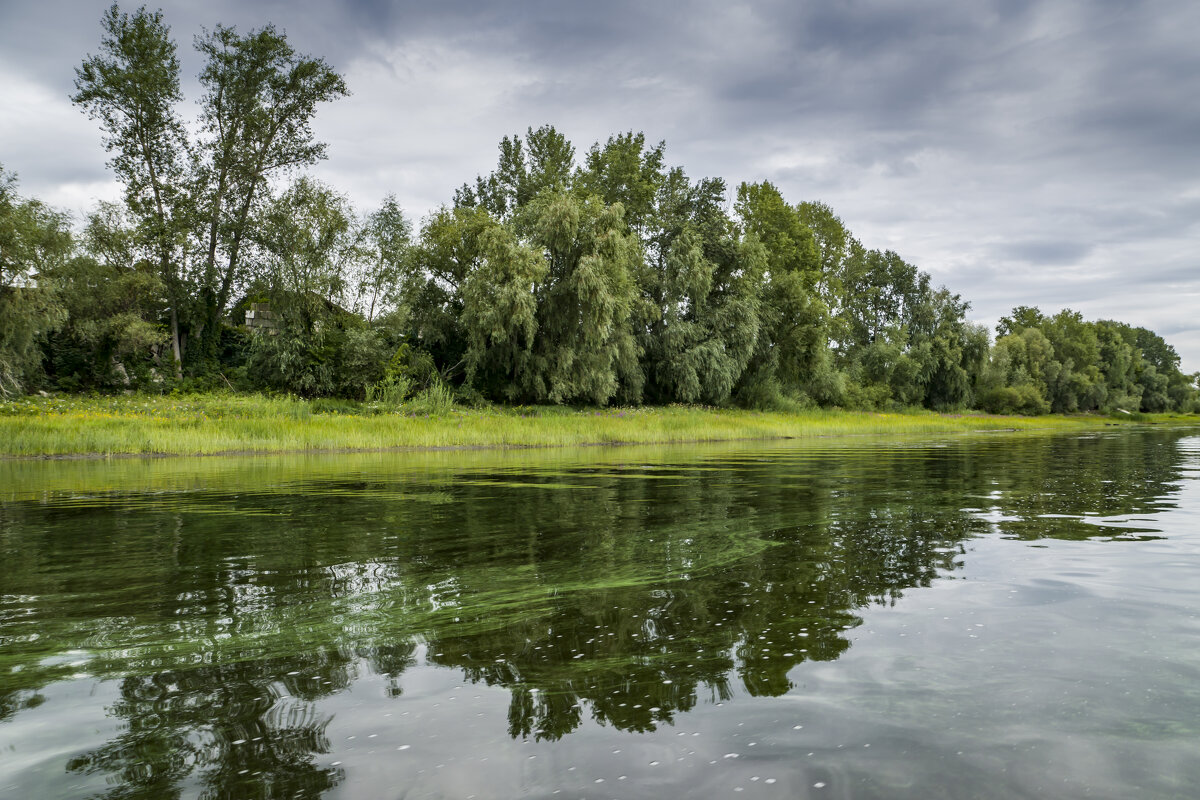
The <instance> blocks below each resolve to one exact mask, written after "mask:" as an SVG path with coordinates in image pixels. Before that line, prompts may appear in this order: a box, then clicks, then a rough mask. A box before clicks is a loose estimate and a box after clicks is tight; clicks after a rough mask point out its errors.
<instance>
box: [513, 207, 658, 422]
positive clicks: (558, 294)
mask: <svg viewBox="0 0 1200 800" xmlns="http://www.w3.org/2000/svg"><path fill="white" fill-rule="evenodd" d="M624 213H625V212H624V208H623V207H622V206H621V205H620V204H619V203H618V204H616V205H612V206H605V205H604V203H603V202H602V201H601V200H600V198H598V197H594V196H593V197H589V198H587V199H585V200H580V199H578V198H577V197H575V196H573V195H571V194H568V193H566V192H544V193H542V194H541V195H539V197H538V199H537V200H536V201H535V202H534V203H532V204H531V205H530V207H529V218H528V219H529V224H530V225H531V227H532V229H533V232H534V233H533V243H534V244H536V245H537V246H538V247H539V248H540V250H541V251H542V253H543V254H544V258H545V261H546V265H547V276H546V279H545V281H543V282H542V283H541V284H540V285H539V286H538V287H537V297H538V331H539V335H538V337H537V341H536V342H535V344H534V353H533V358H532V362H531V369H530V370H529V371H528V372H527V373H526V378H525V380H524V383H523V385H522V387H521V388H522V394H524V395H525V396H527V397H529V398H530V399H533V400H538V401H542V402H544V401H547V400H548V401H550V402H552V403H568V402H579V401H587V402H593V403H598V404H600V405H603V404H605V403H607V402H609V401H610V400H611V399H613V398H614V397H616V398H618V399H620V400H622V401H625V402H639V401H640V400H641V396H642V387H643V383H644V378H643V375H642V371H641V368H640V366H639V364H638V358H639V355H640V353H639V349H638V346H637V342H636V340H635V339H634V336H633V331H632V330H631V327H630V318H631V316H632V313H633V307H634V304H635V302H636V299H637V285H636V283H635V280H634V276H635V274H636V271H637V270H638V268H639V267H640V265H641V258H642V253H641V247H640V245H639V243H638V241H637V240H636V239H634V238H633V237H632V236H631V235H630V234H629V233H627V226H626V225H625V220H624Z"/></svg>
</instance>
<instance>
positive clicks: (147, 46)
mask: <svg viewBox="0 0 1200 800" xmlns="http://www.w3.org/2000/svg"><path fill="white" fill-rule="evenodd" d="M100 24H101V27H102V29H103V31H104V35H103V37H102V38H101V40H100V54H99V55H94V56H88V57H87V58H86V59H85V60H84V62H83V64H82V65H80V66H79V67H78V68H76V70H75V89H76V91H75V94H74V95H72V97H71V100H72V101H73V102H74V103H75V104H77V105H79V106H81V107H83V108H84V109H85V110H87V112H88V114H89V116H91V117H92V118H93V119H96V120H99V122H100V124H101V127H102V128H103V129H104V134H105V139H104V146H105V149H107V150H108V152H109V153H112V154H113V155H112V158H111V159H110V161H109V166H110V167H111V168H112V170H113V171H114V172H115V173H116V175H117V179H118V180H120V181H121V183H123V184H124V186H125V203H126V205H127V206H128V208H129V210H130V212H131V213H132V214H133V216H134V219H135V221H136V224H137V232H138V236H139V238H140V239H141V240H142V241H143V242H144V243H145V244H146V246H147V247H148V248H149V250H150V251H151V252H152V253H153V254H154V258H155V261H156V262H157V268H158V273H159V278H160V280H161V281H162V282H163V284H164V285H165V286H166V289H167V295H168V308H169V314H170V328H171V351H172V355H173V358H174V362H175V373H176V376H177V377H180V376H182V372H181V370H182V341H181V334H180V317H181V313H182V312H181V307H182V306H183V304H184V303H185V297H186V294H187V292H186V288H185V286H184V283H183V280H182V274H181V273H182V261H183V258H184V245H185V241H186V231H187V226H188V224H189V217H188V215H189V212H190V197H189V196H188V193H187V191H186V190H185V182H186V181H185V175H186V171H187V169H188V146H187V142H186V137H185V134H184V128H183V125H182V123H181V122H180V120H179V117H178V115H177V114H176V112H175V104H176V103H177V102H179V100H181V99H182V94H181V93H180V90H179V57H178V55H177V54H176V48H175V42H174V41H172V39H171V32H170V28H168V27H167V26H166V24H165V23H164V22H163V16H162V12H161V11H156V12H153V13H151V12H148V11H147V10H146V9H145V8H144V7H143V8H140V9H138V10H137V11H136V12H134V13H133V14H132V15H130V14H126V13H122V12H121V10H120V9H119V7H118V6H117V5H116V4H115V3H114V4H113V5H112V7H110V8H109V9H108V11H106V12H105V14H104V16H103V17H102V18H101V21H100Z"/></svg>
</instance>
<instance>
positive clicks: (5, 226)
mask: <svg viewBox="0 0 1200 800" xmlns="http://www.w3.org/2000/svg"><path fill="white" fill-rule="evenodd" d="M16 187H17V181H16V177H15V176H13V175H12V174H11V173H8V172H5V170H4V168H3V166H0V396H2V397H8V396H10V395H14V394H20V393H21V392H23V391H24V390H25V388H26V387H27V386H28V384H29V381H30V379H32V378H36V377H37V376H38V373H39V372H40V370H41V362H42V352H41V349H40V346H39V345H40V343H41V341H42V339H43V338H44V337H45V335H46V334H47V333H49V332H50V331H52V330H54V329H55V328H57V327H58V326H59V325H60V324H61V323H62V321H63V318H64V316H65V315H64V311H63V308H62V305H61V303H60V301H59V298H58V293H57V291H56V287H55V285H54V283H53V281H52V280H51V279H50V276H51V274H52V273H53V271H54V270H55V269H56V268H57V267H59V266H60V265H61V264H62V263H63V262H64V261H65V260H66V259H67V258H68V257H69V256H70V254H71V249H72V242H71V234H70V229H69V228H68V226H67V219H66V217H65V216H64V215H62V214H60V213H58V212H55V211H53V210H51V209H49V208H47V207H46V206H45V205H43V204H42V203H40V202H38V201H37V200H26V199H23V198H21V197H20V196H19V195H18V194H17V190H16Z"/></svg>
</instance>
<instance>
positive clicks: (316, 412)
mask: <svg viewBox="0 0 1200 800" xmlns="http://www.w3.org/2000/svg"><path fill="white" fill-rule="evenodd" d="M1191 419H1192V420H1195V419H1196V418H1194V417H1193V418H1191ZM1112 422H1113V421H1112V420H1108V419H1106V418H1102V417H1094V416H1093V417H1061V416H1052V417H1007V416H991V415H984V414H973V413H972V414H934V413H930V412H911V413H877V412H865V411H838V410H814V411H806V412H802V413H799V414H788V413H779V412H757V411H745V410H725V409H712V408H702V407H684V406H670V407H646V408H610V409H570V408H562V407H546V406H536V407H522V406H518V407H503V408H499V407H498V408H489V409H466V408H457V407H456V408H455V409H454V410H452V411H450V412H448V413H440V414H423V413H422V414H416V413H405V409H403V408H402V409H400V411H399V412H394V411H386V410H384V409H382V408H380V407H377V406H372V405H368V404H358V403H346V402H330V401H322V400H316V401H311V402H309V401H305V400H297V399H294V398H286V397H284V398H275V397H264V396H261V395H233V394H228V395H224V394H204V395H186V396H167V397H159V396H137V395H130V396H119V397H49V398H39V397H32V398H23V399H20V400H12V401H5V402H0V455H2V456H9V457H12V456H18V457H19V456H27V457H31V456H68V455H101V456H109V455H153V454H163V455H168V454H169V455H207V454H217V453H278V452H303V451H320V450H385V449H392V448H419V449H431V448H450V447H456V448H463V447H564V446H570V445H586V444H618V443H621V444H629V443H646V444H648V443H671V442H703V441H728V440H735V439H772V438H798V437H815V436H850V435H863V434H933V433H951V432H962V431H987V430H1012V429H1019V430H1031V429H1038V430H1047V429H1056V430H1069V429H1079V428H1084V427H1096V426H1099V425H1102V424H1105V423H1108V424H1112Z"/></svg>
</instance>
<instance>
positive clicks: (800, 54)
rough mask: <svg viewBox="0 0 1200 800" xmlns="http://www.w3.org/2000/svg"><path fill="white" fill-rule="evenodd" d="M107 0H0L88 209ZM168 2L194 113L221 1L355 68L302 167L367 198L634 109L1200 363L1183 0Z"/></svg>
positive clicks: (12, 66)
mask: <svg viewBox="0 0 1200 800" xmlns="http://www.w3.org/2000/svg"><path fill="white" fill-rule="evenodd" d="M107 5H108V3H105V2H92V1H91V0H75V1H74V2H55V0H43V1H42V2H34V1H33V0H0V163H3V165H4V166H5V168H6V169H8V170H11V171H14V172H16V173H17V174H18V176H19V178H20V181H21V183H20V191H21V193H22V194H25V195H27V196H36V197H39V198H41V199H43V200H45V201H47V202H49V203H51V204H53V205H56V206H58V207H60V208H63V209H66V210H70V211H72V212H75V213H76V214H79V213H82V211H84V210H85V209H87V208H89V207H90V206H91V205H92V204H93V203H94V202H95V201H96V200H97V199H116V198H117V197H118V196H119V190H118V188H117V187H116V185H115V184H114V183H113V182H112V180H111V177H110V175H109V173H108V172H107V170H106V168H105V159H106V154H105V153H104V151H103V149H102V147H101V144H100V134H99V131H98V128H97V127H96V125H95V123H93V122H91V121H90V120H88V119H87V118H86V117H85V116H84V115H83V114H82V113H81V112H80V111H79V110H78V109H76V108H74V107H73V106H72V105H71V103H70V101H69V100H68V95H69V94H70V92H71V91H72V83H73V80H74V67H75V66H76V65H77V64H79V63H80V61H82V59H83V58H84V57H85V55H86V54H88V53H89V52H96V50H97V49H98V45H99V40H100V24H99V20H100V16H101V13H102V12H103V10H104V9H105V8H106V7H107ZM149 5H150V7H151V8H154V7H156V6H157V4H155V3H150V4H149ZM162 7H163V9H164V12H165V16H166V21H167V23H168V24H169V25H170V26H171V28H172V33H173V34H174V36H175V38H176V41H177V42H178V43H179V47H180V53H181V57H182V60H183V69H184V75H185V79H186V80H185V85H184V89H185V93H186V94H187V101H186V103H185V105H184V109H183V110H184V112H185V114H187V115H189V116H191V115H194V111H195V105H194V100H195V98H196V97H197V96H198V92H197V90H196V83H195V80H194V76H195V74H196V73H197V71H198V70H199V66H200V64H199V59H198V58H197V56H196V54H195V53H194V51H193V50H192V40H193V37H194V35H195V34H197V33H199V32H200V31H201V29H202V28H204V27H211V26H212V25H214V24H216V23H222V24H226V25H236V26H238V27H239V28H240V29H242V30H247V29H250V28H254V27H258V26H261V25H263V24H265V23H268V22H270V23H274V24H275V26H276V27H278V28H281V29H283V30H284V31H286V33H287V35H288V38H289V41H290V42H292V43H293V45H294V46H296V47H297V49H298V50H300V51H301V52H306V53H309V54H312V55H320V56H323V57H324V58H326V59H327V60H328V61H329V62H330V63H331V64H332V65H333V66H334V67H335V68H336V69H338V70H339V71H340V72H341V73H342V74H343V75H344V76H345V77H346V79H347V82H348V84H349V86H350V89H351V91H352V92H353V95H352V96H351V97H350V98H348V99H344V100H340V101H338V102H336V103H334V104H331V105H327V106H325V107H323V108H321V109H320V111H319V112H318V116H317V120H316V124H315V126H314V127H315V129H316V131H317V134H318V136H319V137H321V138H322V139H323V140H324V141H326V142H327V143H328V144H329V159H328V160H327V161H325V162H323V163H322V164H321V165H320V166H319V167H317V168H316V169H315V170H314V171H315V173H316V174H317V175H318V177H320V178H322V179H323V180H326V181H328V182H329V183H331V184H333V185H334V186H335V187H336V188H338V189H339V190H341V191H343V192H345V193H346V194H348V195H349V196H350V197H351V198H352V199H353V201H354V202H355V203H356V205H357V206H358V207H359V208H360V209H362V210H370V209H371V208H372V207H373V206H375V205H376V204H378V203H379V201H380V200H381V199H382V198H383V196H384V195H385V194H388V193H394V194H395V195H396V196H397V197H398V199H399V201H400V202H401V204H402V205H403V206H404V208H405V210H406V212H407V213H408V215H409V216H410V217H411V218H413V219H414V220H419V219H420V218H421V217H423V216H424V215H425V214H427V213H428V212H429V211H430V210H432V209H434V208H435V207H437V206H438V205H440V204H441V203H445V202H448V201H449V200H450V199H451V197H452V193H453V190H454V188H455V187H456V186H458V185H460V184H461V183H463V182H464V181H467V180H471V179H473V177H474V176H475V175H476V174H478V173H481V172H487V171H489V170H490V169H491V168H492V167H493V166H494V164H495V160H496V145H497V142H498V141H499V140H500V138H501V137H502V136H503V135H505V134H511V133H517V132H524V130H525V129H526V128H527V127H530V126H533V127H537V126H540V125H542V124H545V123H550V124H553V125H554V126H556V127H557V128H558V129H559V130H560V131H562V132H564V133H565V134H566V135H567V136H568V137H569V138H570V139H571V140H572V141H573V142H574V143H575V145H576V148H577V152H579V153H582V152H584V151H585V150H586V149H587V147H588V146H590V145H591V143H592V142H594V141H596V140H602V139H605V138H607V137H608V136H609V135H610V134H613V133H617V132H622V131H628V130H634V131H644V132H645V133H646V136H647V138H648V139H649V140H651V141H657V140H660V139H665V140H666V142H667V158H668V162H669V163H671V164H678V165H680V166H682V167H684V169H685V170H686V171H687V172H688V174H689V175H691V176H692V177H693V178H698V177H702V176H708V175H711V176H720V177H723V178H725V179H726V181H727V182H728V183H729V185H730V186H731V187H732V186H736V185H737V184H738V183H739V182H741V181H744V180H745V181H757V180H763V179H767V180H770V181H773V182H774V183H775V184H776V185H778V186H779V188H780V189H781V190H782V191H783V194H784V196H785V197H786V198H787V199H788V200H789V201H791V202H800V201H803V200H822V201H824V202H826V203H828V204H829V205H831V206H832V207H833V209H834V210H835V211H836V212H837V213H838V215H839V216H841V218H842V219H843V220H844V221H845V222H846V224H847V226H848V227H849V228H850V230H851V231H853V232H854V234H855V235H856V236H857V237H858V238H859V239H860V240H861V241H862V242H863V243H864V244H865V245H866V246H868V247H877V248H881V249H883V248H891V249H893V250H896V251H897V252H898V253H900V255H901V256H903V257H904V258H905V259H906V260H908V261H910V262H913V263H915V264H917V265H918V266H920V267H921V268H922V269H925V270H926V271H928V272H930V273H931V274H932V275H933V277H934V280H935V282H937V283H944V284H946V285H947V286H948V287H949V288H950V289H951V290H953V291H955V292H958V293H960V294H962V295H963V296H964V297H965V298H967V299H969V300H970V301H971V302H972V312H971V316H972V318H973V319H975V320H976V321H979V322H983V323H985V324H987V325H988V326H989V327H992V328H994V325H995V323H996V321H997V319H998V318H999V317H1000V316H1001V315H1002V314H1005V313H1007V311H1008V310H1009V309H1011V308H1012V307H1013V306H1015V305H1037V306H1040V307H1041V308H1042V309H1043V310H1044V311H1047V312H1054V311H1057V310H1059V309H1060V308H1063V307H1071V308H1074V309H1076V310H1079V311H1081V312H1083V314H1084V315H1085V316H1086V317H1088V318H1089V319H1095V318H1115V319H1120V320H1123V321H1126V322H1130V323H1133V324H1137V325H1145V326H1147V327H1150V328H1152V329H1154V330H1156V331H1158V332H1159V333H1160V334H1162V335H1163V336H1165V337H1166V338H1167V340H1168V341H1169V342H1171V343H1172V344H1174V345H1175V347H1176V349H1177V350H1178V351H1179V352H1180V355H1181V356H1183V366H1184V369H1185V370H1200V313H1198V312H1200V302H1198V301H1200V102H1198V101H1200V46H1198V45H1197V43H1196V33H1197V32H1198V31H1200V3H1198V2H1196V0H1165V1H1164V2H1155V1H1154V0H1143V1H1142V2H1126V1H1124V0H1122V1H1121V2H1116V1H1115V0H1112V1H1110V2H1047V3H1034V2H1024V0H1017V1H1016V2H991V3H988V2H974V3H962V2H957V1H956V0H915V1H913V0H910V1H909V2H904V3H900V2H895V0H864V1H852V2H834V0H809V1H808V2H794V1H793V2H788V1H787V0H781V1H780V2H753V3H736V2H730V1H729V0H713V1H712V2H695V3H685V2H678V1H675V2H669V3H667V2H662V3H652V2H645V1H644V0H643V2H618V3H600V2H578V3H577V2H570V0H553V1H549V0H547V1H545V2H543V1H542V0H526V1H525V2H478V0H477V1H476V2H466V1H463V0H443V1H442V2H429V0H424V2H397V3H387V2H381V1H375V0H357V1H356V2H347V3H331V2H316V1H315V0H287V1H286V2H261V3H255V2H233V0H210V2H207V3H197V2H194V1H192V2H164V3H162ZM126 8H127V10H133V9H134V8H135V6H133V5H128V6H126Z"/></svg>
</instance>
